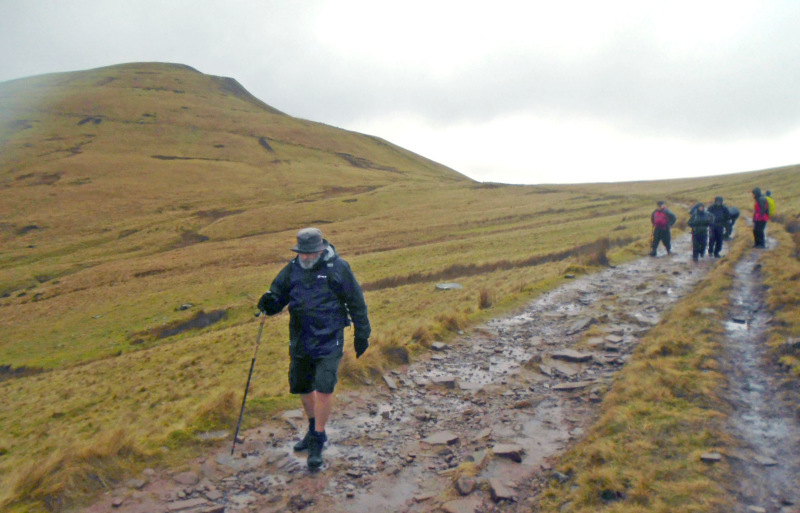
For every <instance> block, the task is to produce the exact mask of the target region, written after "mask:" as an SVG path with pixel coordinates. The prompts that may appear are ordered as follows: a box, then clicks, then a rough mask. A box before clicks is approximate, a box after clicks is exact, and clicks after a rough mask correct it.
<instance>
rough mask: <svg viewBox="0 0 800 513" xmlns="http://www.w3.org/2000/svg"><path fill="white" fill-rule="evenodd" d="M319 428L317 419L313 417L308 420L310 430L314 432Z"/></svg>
mask: <svg viewBox="0 0 800 513" xmlns="http://www.w3.org/2000/svg"><path fill="white" fill-rule="evenodd" d="M316 427H317V419H315V418H314V417H311V418H309V419H308V430H309V431H311V432H313V431H314V429H315V428H316Z"/></svg>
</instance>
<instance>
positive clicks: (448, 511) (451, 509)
mask: <svg viewBox="0 0 800 513" xmlns="http://www.w3.org/2000/svg"><path fill="white" fill-rule="evenodd" d="M479 504H480V501H479V500H478V499H473V498H470V499H458V500H455V501H449V502H445V503H444V504H442V511H444V512H445V513H475V510H476V509H478V505H479Z"/></svg>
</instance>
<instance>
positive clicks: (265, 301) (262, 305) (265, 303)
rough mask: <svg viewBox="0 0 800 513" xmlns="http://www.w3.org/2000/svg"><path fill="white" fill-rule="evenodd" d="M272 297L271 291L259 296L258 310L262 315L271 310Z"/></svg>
mask: <svg viewBox="0 0 800 513" xmlns="http://www.w3.org/2000/svg"><path fill="white" fill-rule="evenodd" d="M273 300H274V297H273V295H272V291H271V290H268V291H266V292H265V293H264V295H263V296H261V299H259V300H258V309H259V310H260V311H262V312H264V313H269V312H270V311H271V308H272V301H273Z"/></svg>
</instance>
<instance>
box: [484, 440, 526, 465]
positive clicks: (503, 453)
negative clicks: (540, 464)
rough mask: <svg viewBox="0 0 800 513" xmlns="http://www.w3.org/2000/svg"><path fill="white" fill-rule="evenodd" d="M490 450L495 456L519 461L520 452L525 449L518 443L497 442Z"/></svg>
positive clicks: (520, 459) (520, 460) (520, 457)
mask: <svg viewBox="0 0 800 513" xmlns="http://www.w3.org/2000/svg"><path fill="white" fill-rule="evenodd" d="M492 452H493V453H494V455H495V456H499V457H501V458H508V459H510V460H511V461H516V462H517V463H521V462H522V453H523V452H525V451H524V449H523V448H522V447H520V446H519V445H513V444H497V445H495V446H494V447H492Z"/></svg>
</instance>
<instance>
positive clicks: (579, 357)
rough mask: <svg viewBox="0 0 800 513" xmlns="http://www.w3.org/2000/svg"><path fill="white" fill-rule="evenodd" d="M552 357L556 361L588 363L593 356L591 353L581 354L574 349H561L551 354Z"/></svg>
mask: <svg viewBox="0 0 800 513" xmlns="http://www.w3.org/2000/svg"><path fill="white" fill-rule="evenodd" d="M550 357H551V358H552V359H554V360H564V361H567V362H577V363H581V362H588V361H590V360H591V359H592V355H591V354H590V353H581V352H579V351H574V350H572V349H561V350H560V351H555V352H553V353H551V354H550Z"/></svg>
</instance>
